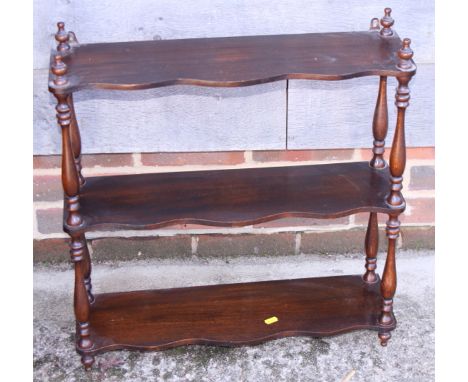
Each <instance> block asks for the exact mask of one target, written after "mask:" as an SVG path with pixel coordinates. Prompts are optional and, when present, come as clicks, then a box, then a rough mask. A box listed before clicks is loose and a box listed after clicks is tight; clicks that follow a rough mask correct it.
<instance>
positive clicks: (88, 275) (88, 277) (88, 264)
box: [80, 234, 94, 304]
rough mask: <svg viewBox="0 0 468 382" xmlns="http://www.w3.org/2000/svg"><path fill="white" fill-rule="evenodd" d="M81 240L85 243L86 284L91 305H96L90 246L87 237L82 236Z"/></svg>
mask: <svg viewBox="0 0 468 382" xmlns="http://www.w3.org/2000/svg"><path fill="white" fill-rule="evenodd" d="M80 239H81V240H83V242H84V243H85V246H84V248H83V262H84V266H83V268H84V283H85V286H86V292H87V293H88V300H89V303H90V304H92V303H94V295H93V286H92V284H91V269H92V267H91V256H90V255H89V249H88V244H87V241H86V237H85V235H84V234H83V235H81V238H80Z"/></svg>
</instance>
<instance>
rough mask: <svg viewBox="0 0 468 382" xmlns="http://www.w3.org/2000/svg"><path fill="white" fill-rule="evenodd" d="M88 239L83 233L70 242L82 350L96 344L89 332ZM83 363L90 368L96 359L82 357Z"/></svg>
mask: <svg viewBox="0 0 468 382" xmlns="http://www.w3.org/2000/svg"><path fill="white" fill-rule="evenodd" d="M85 248H86V241H85V239H84V236H83V235H72V236H71V242H70V254H71V258H72V261H73V262H74V264H75V293H74V308H75V317H76V334H77V336H76V346H77V349H78V350H79V351H81V352H85V351H86V350H89V349H91V348H93V346H94V344H93V341H92V339H91V338H90V333H89V319H90V301H89V295H88V290H87V285H86V275H87V272H88V267H87V259H86V257H87V256H89V254H88V249H87V248H86V249H85ZM81 360H82V363H83V365H84V366H85V368H86V369H89V368H90V367H91V366H92V364H93V362H94V359H93V358H90V357H89V356H88V357H82V359H81Z"/></svg>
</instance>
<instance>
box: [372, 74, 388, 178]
mask: <svg viewBox="0 0 468 382" xmlns="http://www.w3.org/2000/svg"><path fill="white" fill-rule="evenodd" d="M387 131H388V108H387V77H385V76H381V77H380V83H379V95H378V97H377V103H376V105H375V110H374V119H373V121H372V133H373V135H374V147H373V149H372V152H373V157H372V159H371V161H370V166H371V167H373V168H378V169H382V168H385V167H387V163H386V162H385V159H384V158H383V155H384V152H385V138H386V137H387Z"/></svg>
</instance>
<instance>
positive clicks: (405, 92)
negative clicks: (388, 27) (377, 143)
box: [387, 39, 414, 207]
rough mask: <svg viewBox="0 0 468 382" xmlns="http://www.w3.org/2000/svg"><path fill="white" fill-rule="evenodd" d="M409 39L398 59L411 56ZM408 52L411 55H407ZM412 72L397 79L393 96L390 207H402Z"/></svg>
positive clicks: (405, 42) (405, 41)
mask: <svg viewBox="0 0 468 382" xmlns="http://www.w3.org/2000/svg"><path fill="white" fill-rule="evenodd" d="M410 42H411V41H410V40H409V39H405V40H404V41H403V47H402V49H400V50H399V56H400V59H402V60H405V61H409V60H411V57H412V56H413V53H412V51H411V49H410V48H409V44H410ZM408 51H410V52H411V53H408ZM413 74H414V73H413V72H408V75H406V76H404V77H399V78H398V87H397V90H396V95H395V99H396V102H395V105H396V106H397V108H398V114H397V123H396V127H395V135H394V136H393V144H392V150H391V152H390V173H391V182H392V188H391V192H390V194H389V196H388V199H387V202H388V204H389V205H390V206H392V207H404V205H405V200H404V198H403V195H402V194H401V189H402V187H403V186H402V182H403V177H402V176H403V172H404V171H405V165H406V144H405V112H406V108H407V107H408V105H409V100H410V90H409V87H408V83H409V81H410V80H411V78H412V75H413Z"/></svg>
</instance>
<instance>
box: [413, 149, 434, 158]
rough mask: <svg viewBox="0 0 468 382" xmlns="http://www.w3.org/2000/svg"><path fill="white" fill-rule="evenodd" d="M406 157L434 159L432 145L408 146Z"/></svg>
mask: <svg viewBox="0 0 468 382" xmlns="http://www.w3.org/2000/svg"><path fill="white" fill-rule="evenodd" d="M406 158H407V159H434V158H435V148H434V147H408V148H407V149H406Z"/></svg>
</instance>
